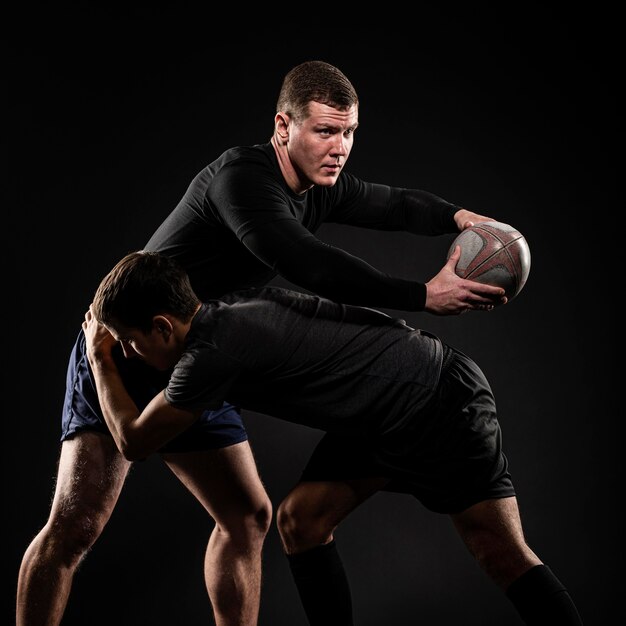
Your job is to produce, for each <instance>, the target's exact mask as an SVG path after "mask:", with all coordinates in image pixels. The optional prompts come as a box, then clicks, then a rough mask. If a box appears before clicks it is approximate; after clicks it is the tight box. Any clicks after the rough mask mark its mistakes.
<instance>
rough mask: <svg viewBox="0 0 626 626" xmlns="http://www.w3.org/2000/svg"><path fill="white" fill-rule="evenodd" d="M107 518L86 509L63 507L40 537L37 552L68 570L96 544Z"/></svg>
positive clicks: (51, 519)
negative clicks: (63, 564) (39, 549)
mask: <svg viewBox="0 0 626 626" xmlns="http://www.w3.org/2000/svg"><path fill="white" fill-rule="evenodd" d="M106 520H107V516H106V515H104V514H103V513H102V512H101V511H99V510H97V509H93V508H91V507H88V506H71V507H65V508H64V509H63V510H62V511H60V512H59V513H57V514H54V515H52V516H51V517H50V519H49V520H48V523H47V524H46V526H45V527H44V528H43V530H42V532H41V533H40V541H41V550H43V551H44V552H46V553H47V554H48V555H50V556H51V557H52V556H56V558H57V559H58V560H59V561H61V562H63V563H65V564H66V565H68V566H74V565H76V564H77V563H78V562H79V561H80V560H81V559H82V558H83V557H84V556H85V554H86V553H87V552H88V551H89V550H90V548H91V547H92V546H93V544H94V543H95V542H96V540H97V539H98V537H99V536H100V534H101V533H102V529H103V528H104V526H105V524H106Z"/></svg>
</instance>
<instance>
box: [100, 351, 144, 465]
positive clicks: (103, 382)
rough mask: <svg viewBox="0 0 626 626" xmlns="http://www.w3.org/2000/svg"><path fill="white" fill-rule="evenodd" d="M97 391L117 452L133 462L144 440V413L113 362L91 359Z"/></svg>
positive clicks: (111, 360) (110, 360)
mask: <svg viewBox="0 0 626 626" xmlns="http://www.w3.org/2000/svg"><path fill="white" fill-rule="evenodd" d="M89 364H90V366H91V371H92V373H93V376H94V380H95V384H96V391H97V392H98V399H99V401H100V407H101V409H102V414H103V416H104V420H105V422H106V424H107V426H108V428H109V431H110V432H111V435H112V437H113V440H114V441H115V444H116V445H117V448H118V449H119V450H120V452H121V453H122V454H123V455H124V456H125V457H126V458H131V459H132V458H133V457H134V456H135V453H134V452H133V451H134V450H135V449H136V447H137V446H136V441H137V440H138V439H139V438H140V437H141V433H140V432H138V431H139V416H140V414H141V412H140V411H139V409H138V408H137V405H136V404H135V402H134V401H133V399H132V398H131V397H130V395H129V394H128V392H127V390H126V387H125V386H124V382H123V381H122V378H121V376H120V374H119V371H118V369H117V366H116V365H115V362H114V361H113V359H93V358H92V359H90V360H89Z"/></svg>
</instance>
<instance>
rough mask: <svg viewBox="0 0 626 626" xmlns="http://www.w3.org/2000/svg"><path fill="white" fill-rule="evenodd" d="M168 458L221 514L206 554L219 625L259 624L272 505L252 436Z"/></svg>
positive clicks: (214, 513) (207, 575) (192, 488)
mask: <svg viewBox="0 0 626 626" xmlns="http://www.w3.org/2000/svg"><path fill="white" fill-rule="evenodd" d="M163 459H164V460H165V462H166V463H167V465H168V467H169V468H170V469H171V470H172V472H174V474H175V475H176V476H177V477H178V478H179V480H180V481H181V482H182V483H183V484H184V485H185V486H186V487H187V488H188V489H189V491H190V492H191V493H192V494H193V495H194V496H195V497H196V498H197V499H198V501H199V502H200V503H201V504H202V505H203V506H204V508H205V509H206V510H207V512H208V513H209V515H211V517H213V518H214V520H215V527H214V529H213V531H212V533H211V537H210V539H209V544H208V547H207V552H206V558H205V580H206V586H207V591H208V593H209V597H210V599H211V603H212V605H213V610H214V612H215V620H216V624H217V626H235V625H237V626H254V625H255V624H256V623H257V620H258V613H259V604H260V592H261V552H262V547H263V542H264V540H265V536H266V534H267V531H268V529H269V525H270V521H271V517H272V505H271V502H270V500H269V498H268V496H267V494H266V492H265V488H264V487H263V484H262V483H261V479H260V478H259V475H258V473H257V469H256V465H255V462H254V458H253V456H252V451H251V449H250V445H249V444H248V442H247V441H244V442H242V443H238V444H235V445H232V446H228V447H226V448H220V449H217V450H207V451H203V452H185V453H167V454H163Z"/></svg>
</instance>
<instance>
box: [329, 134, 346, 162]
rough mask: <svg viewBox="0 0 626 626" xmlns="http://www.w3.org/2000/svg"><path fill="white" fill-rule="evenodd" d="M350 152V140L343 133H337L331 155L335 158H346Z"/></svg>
mask: <svg viewBox="0 0 626 626" xmlns="http://www.w3.org/2000/svg"><path fill="white" fill-rule="evenodd" d="M348 152H349V149H348V140H347V138H346V137H344V135H343V133H337V135H336V136H335V140H334V141H333V145H332V151H331V154H332V156H333V157H345V156H346V155H347V154H348Z"/></svg>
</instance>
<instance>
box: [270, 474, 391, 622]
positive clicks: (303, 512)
mask: <svg viewBox="0 0 626 626" xmlns="http://www.w3.org/2000/svg"><path fill="white" fill-rule="evenodd" d="M387 482H388V481H387V479H385V478H369V479H362V480H346V481H311V482H308V481H307V482H301V483H299V484H298V485H297V486H296V487H295V488H294V489H293V490H292V491H291V492H290V493H289V495H288V496H287V497H286V498H285V499H284V500H283V502H282V503H281V504H280V506H279V508H278V515H277V521H278V530H279V533H280V537H281V540H282V542H283V546H284V549H285V552H286V554H287V558H288V559H289V565H290V568H291V572H292V574H293V577H294V582H295V583H296V587H297V588H298V593H299V594H300V600H301V601H302V605H303V607H304V611H305V613H306V615H307V618H308V621H309V624H311V625H316V624H324V625H325V626H332V625H334V624H337V625H341V626H349V625H351V624H352V623H353V621H352V600H351V598H350V586H349V584H348V579H347V576H346V574H345V571H344V568H343V564H342V562H341V558H340V556H339V553H338V552H337V549H336V545H335V541H334V536H333V533H334V531H335V529H336V528H337V526H338V525H339V523H340V522H341V521H342V520H344V519H345V518H346V517H347V516H348V515H349V514H350V513H351V512H352V511H353V510H354V509H355V508H356V507H357V506H359V505H360V504H361V503H362V502H364V501H365V500H366V499H367V498H369V497H370V496H371V495H373V494H374V493H376V492H377V491H378V490H380V489H382V488H383V487H384V486H385V484H386V483H387Z"/></svg>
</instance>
